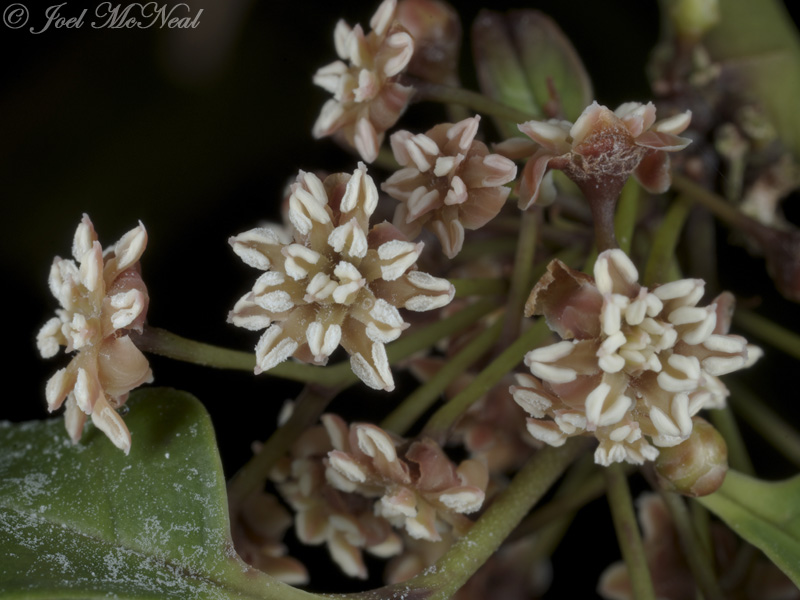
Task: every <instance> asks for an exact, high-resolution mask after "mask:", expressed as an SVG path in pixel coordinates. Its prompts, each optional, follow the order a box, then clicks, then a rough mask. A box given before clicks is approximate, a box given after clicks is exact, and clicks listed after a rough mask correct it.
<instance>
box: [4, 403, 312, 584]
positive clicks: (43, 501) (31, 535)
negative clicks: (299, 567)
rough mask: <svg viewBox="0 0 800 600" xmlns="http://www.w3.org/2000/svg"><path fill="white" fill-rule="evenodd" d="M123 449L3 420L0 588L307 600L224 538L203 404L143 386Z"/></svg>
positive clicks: (95, 437)
mask: <svg viewBox="0 0 800 600" xmlns="http://www.w3.org/2000/svg"><path fill="white" fill-rule="evenodd" d="M128 406H129V407H130V412H129V414H128V416H127V417H126V423H127V425H128V427H129V428H130V430H131V433H132V437H133V447H132V450H131V453H130V455H129V456H125V455H124V454H123V453H122V452H120V451H119V450H117V449H116V448H114V447H113V446H112V445H111V443H110V442H109V441H108V439H106V437H105V436H104V435H103V434H102V433H101V432H99V431H98V430H97V429H95V428H94V427H91V426H90V427H89V428H88V429H87V431H86V433H85V434H84V439H83V440H82V441H81V442H80V443H79V444H78V445H72V443H71V442H70V441H69V438H68V437H67V435H66V432H65V430H64V424H63V422H62V420H61V419H51V420H48V421H34V422H27V423H22V424H10V423H7V422H3V423H0V556H2V557H3V559H2V561H0V596H1V597H2V598H5V599H12V598H25V599H26V600H30V599H36V598H48V599H54V598H108V597H114V598H153V599H156V598H158V599H165V598H181V599H185V598H266V599H277V598H287V599H293V598H297V599H299V598H313V597H314V596H313V595H311V594H307V593H305V592H301V591H299V590H295V589H293V588H291V587H289V586H287V585H284V584H281V583H279V582H277V581H275V580H273V579H272V578H270V577H268V576H267V575H264V574H263V573H260V572H258V571H255V570H254V569H251V568H250V567H249V566H247V565H246V564H245V563H243V562H242V561H241V559H239V557H238V556H237V554H236V552H235V551H234V549H233V544H232V542H231V539H230V534H229V531H230V528H229V522H228V508H227V498H226V492H225V479H224V476H223V473H222V467H221V463H220V460H219V456H218V454H217V451H216V443H215V439H214V430H213V427H212V425H211V421H210V420H209V418H208V415H207V413H206V412H205V409H204V408H203V406H202V405H201V404H200V403H199V402H198V401H197V400H196V399H195V398H193V397H192V396H190V395H189V394H186V393H184V392H178V391H175V390H168V389H148V390H143V391H140V392H138V393H135V394H133V395H132V396H131V399H130V401H129V402H128Z"/></svg>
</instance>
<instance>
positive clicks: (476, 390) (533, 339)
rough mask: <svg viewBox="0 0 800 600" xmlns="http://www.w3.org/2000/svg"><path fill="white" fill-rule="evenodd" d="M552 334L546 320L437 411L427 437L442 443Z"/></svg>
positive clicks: (525, 334) (530, 330)
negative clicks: (466, 414)
mask: <svg viewBox="0 0 800 600" xmlns="http://www.w3.org/2000/svg"><path fill="white" fill-rule="evenodd" d="M548 334H549V330H548V329H547V324H546V323H545V321H544V319H539V320H537V321H536V322H535V323H534V324H533V326H532V327H531V328H530V329H529V330H528V331H526V332H525V333H523V334H522V335H521V336H520V337H519V338H517V340H516V341H515V342H514V343H513V344H511V345H510V346H509V347H508V348H506V350H505V351H503V352H502V353H501V354H500V355H499V356H498V357H497V358H496V359H494V361H492V362H491V364H489V365H488V366H487V367H486V368H485V369H483V371H481V373H480V374H479V375H478V376H477V377H476V378H475V380H474V381H473V382H472V383H471V384H470V385H469V386H468V387H466V388H465V389H464V390H463V391H462V392H461V393H459V394H458V395H456V396H455V397H454V398H453V399H452V400H450V401H449V402H448V403H447V404H445V405H444V406H442V407H441V408H440V409H439V410H437V411H436V412H435V413H434V414H433V416H432V417H431V418H430V420H429V421H428V423H427V424H426V425H425V429H424V435H427V436H429V437H431V438H433V439H434V440H437V441H440V442H441V441H442V440H444V439H445V438H446V437H447V433H448V431H449V430H450V428H451V427H452V426H453V424H454V423H455V422H456V420H457V419H458V417H460V416H461V414H462V413H463V412H464V411H465V410H467V409H468V408H469V407H470V406H471V405H472V404H473V403H474V402H476V401H477V400H478V399H479V398H480V397H481V396H483V395H484V394H485V393H486V392H488V391H489V389H490V388H491V387H492V386H493V385H494V384H496V383H497V382H498V381H500V380H501V379H502V378H503V377H504V376H505V375H506V374H507V373H509V372H510V371H512V370H513V369H514V367H515V366H516V365H517V364H519V362H520V360H522V357H523V356H524V355H525V353H526V352H527V351H528V350H529V349H530V348H535V347H536V346H537V345H538V344H540V343H542V342H543V341H544V339H545V338H546V337H547V335H548Z"/></svg>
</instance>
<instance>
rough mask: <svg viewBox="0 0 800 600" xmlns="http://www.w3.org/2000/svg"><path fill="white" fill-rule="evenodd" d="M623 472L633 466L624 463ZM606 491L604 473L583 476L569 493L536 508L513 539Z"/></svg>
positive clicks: (536, 529)
mask: <svg viewBox="0 0 800 600" xmlns="http://www.w3.org/2000/svg"><path fill="white" fill-rule="evenodd" d="M624 469H625V474H626V476H627V475H630V474H631V473H633V471H634V468H633V466H631V465H628V464H626V465H624ZM605 491H606V479H605V473H603V472H602V471H597V472H595V473H592V474H590V475H589V476H588V477H585V478H584V479H583V480H582V481H581V482H580V485H579V486H577V487H576V488H575V489H571V490H570V493H569V494H567V495H564V497H563V498H557V499H553V500H551V501H550V502H548V503H546V504H543V505H542V506H540V507H539V508H537V509H536V510H535V511H534V512H533V513H531V514H530V516H528V517H526V518H525V520H524V521H523V522H522V523H521V524H520V526H519V527H517V529H516V531H514V536H513V538H514V539H519V538H521V537H525V536H526V535H530V534H532V533H534V532H536V531H538V530H539V529H541V528H542V527H544V526H545V525H547V524H548V523H551V522H552V521H554V520H556V519H559V518H560V517H563V516H564V515H569V514H571V513H573V512H574V511H576V510H578V509H579V508H583V507H584V506H586V505H587V504H588V503H589V502H591V501H592V500H596V499H597V498H599V497H600V496H602V495H603V494H604V493H605Z"/></svg>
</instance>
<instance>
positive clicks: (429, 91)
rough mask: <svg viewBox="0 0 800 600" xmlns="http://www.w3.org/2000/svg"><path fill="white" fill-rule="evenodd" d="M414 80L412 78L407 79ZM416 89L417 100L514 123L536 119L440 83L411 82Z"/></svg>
mask: <svg viewBox="0 0 800 600" xmlns="http://www.w3.org/2000/svg"><path fill="white" fill-rule="evenodd" d="M407 79H412V78H407ZM410 83H411V85H413V86H414V89H415V92H416V93H415V95H414V99H415V100H422V101H428V102H440V103H442V104H459V105H461V106H466V107H467V108H470V109H472V110H474V111H475V112H477V113H480V114H482V115H490V116H492V117H496V118H498V119H503V120H505V121H511V122H513V123H524V122H525V121H530V120H531V119H534V118H536V116H535V115H531V114H528V113H526V112H524V111H521V110H517V109H516V108H513V107H511V106H508V105H506V104H502V103H500V102H496V101H494V100H492V99H491V98H488V97H486V96H484V95H483V94H479V93H478V92H473V91H470V90H467V89H464V88H461V87H453V86H449V85H442V84H438V83H430V82H428V81H422V80H419V79H413V81H411V82H410Z"/></svg>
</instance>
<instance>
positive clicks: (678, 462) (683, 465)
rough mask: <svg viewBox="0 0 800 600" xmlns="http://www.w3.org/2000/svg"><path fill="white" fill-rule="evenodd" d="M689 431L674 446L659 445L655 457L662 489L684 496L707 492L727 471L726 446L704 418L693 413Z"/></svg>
mask: <svg viewBox="0 0 800 600" xmlns="http://www.w3.org/2000/svg"><path fill="white" fill-rule="evenodd" d="M692 421H693V427H692V434H691V435H690V436H689V438H688V439H687V440H686V441H684V442H683V443H681V444H678V445H677V446H673V447H671V448H662V449H661V451H660V453H659V455H658V458H657V459H656V461H655V466H656V472H657V473H658V479H659V481H660V482H661V485H662V486H663V487H664V489H667V490H669V491H672V492H678V493H680V494H683V495H684V496H692V497H694V498H696V497H698V496H707V495H708V494H711V493H713V492H715V491H717V489H718V488H719V486H721V485H722V482H723V480H724V479H725V474H726V473H727V472H728V447H727V446H726V445H725V440H724V439H722V436H721V435H720V434H719V432H718V431H717V430H716V429H714V427H713V426H712V425H711V424H710V423H709V422H708V421H706V420H705V419H701V418H700V417H693V418H692Z"/></svg>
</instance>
